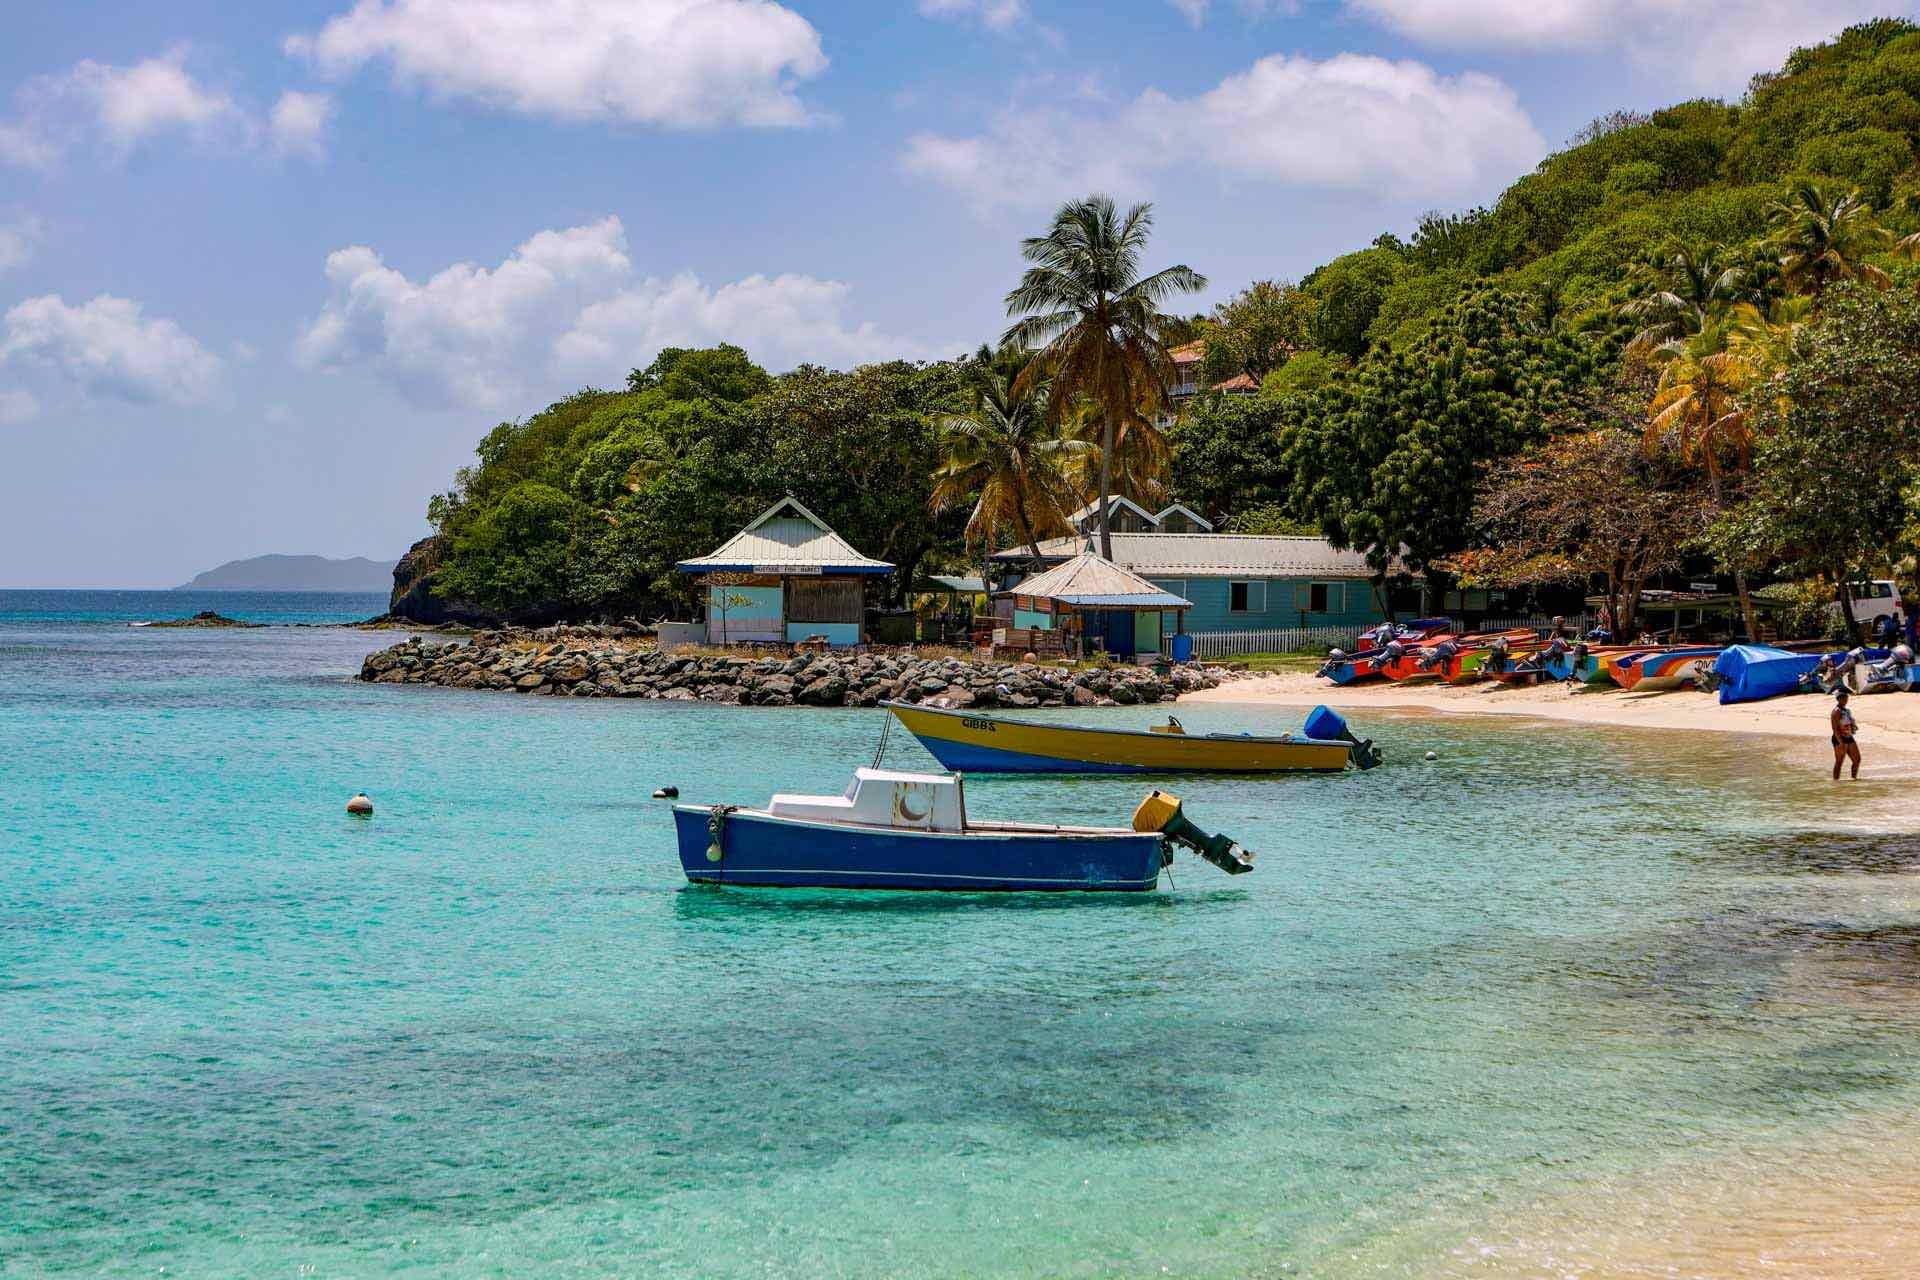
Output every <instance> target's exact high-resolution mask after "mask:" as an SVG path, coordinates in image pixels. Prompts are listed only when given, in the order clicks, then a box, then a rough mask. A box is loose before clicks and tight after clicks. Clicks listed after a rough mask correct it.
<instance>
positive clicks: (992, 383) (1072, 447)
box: [929, 346, 1090, 560]
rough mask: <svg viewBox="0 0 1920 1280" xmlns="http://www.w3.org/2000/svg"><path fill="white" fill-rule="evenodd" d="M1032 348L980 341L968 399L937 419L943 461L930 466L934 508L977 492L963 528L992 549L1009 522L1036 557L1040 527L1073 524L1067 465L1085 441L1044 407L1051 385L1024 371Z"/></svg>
mask: <svg viewBox="0 0 1920 1280" xmlns="http://www.w3.org/2000/svg"><path fill="white" fill-rule="evenodd" d="M1032 360H1033V356H1032V355H1031V354H1030V353H1027V352H1023V351H1018V350H1011V349H1009V350H1005V351H1002V352H1001V353H1000V354H999V355H998V356H996V355H995V354H994V353H993V352H992V351H990V350H989V349H988V348H986V347H984V346H982V347H981V348H980V351H979V353H978V354H977V355H976V356H975V357H974V362H975V363H974V374H973V384H974V386H973V391H974V399H973V407H972V408H971V409H970V410H969V411H968V412H966V413H960V414H952V415H949V416H947V417H944V418H942V419H941V420H940V422H939V424H938V425H939V427H940V429H941V431H942V432H943V433H944V434H945V436H946V444H947V461H946V462H945V463H944V464H943V465H942V466H941V467H940V469H939V470H937V471H935V472H934V473H933V480H934V485H933V496H932V498H931V499H930V500H929V506H931V508H932V509H933V511H934V512H935V513H939V512H942V511H946V510H948V509H950V508H952V507H954V506H956V505H957V504H959V503H961V502H963V501H965V500H966V499H967V498H968V497H970V496H975V495H977V496H976V497H975V501H974V504H973V513H972V514H971V515H970V516H968V518H967V529H966V536H967V538H968V539H970V540H971V539H973V538H978V539H979V540H980V541H981V543H982V544H983V545H984V547H985V554H986V555H987V556H991V555H992V554H993V551H994V549H995V548H996V547H997V546H999V545H1000V535H1001V533H1002V531H1003V530H1004V529H1006V528H1007V527H1008V526H1011V527H1012V529H1013V531H1014V533H1015V535H1016V537H1017V539H1018V541H1020V542H1021V543H1023V544H1025V546H1026V548H1027V550H1028V551H1029V552H1031V553H1032V555H1033V557H1034V558H1035V559H1036V560H1037V559H1039V557H1040V537H1041V535H1042V534H1047V535H1051V534H1055V533H1067V532H1071V526H1069V525H1068V523H1067V518H1066V513H1067V512H1068V511H1069V510H1071V509H1072V508H1071V506H1070V505H1069V504H1070V503H1071V502H1072V501H1073V487H1072V484H1071V482H1070V480H1069V472H1070V470H1071V468H1072V467H1073V466H1074V465H1075V463H1076V461H1077V459H1078V457H1079V456H1080V455H1081V454H1083V453H1086V452H1089V451H1090V446H1089V445H1087V444H1085V443H1083V442H1082V441H1079V440H1075V439H1073V438H1072V437H1070V436H1068V435H1065V434H1063V433H1062V432H1061V430H1060V428H1059V427H1058V426H1057V425H1055V424H1054V423H1053V422H1052V421H1051V418H1050V415H1049V414H1048V411H1047V410H1048V404H1049V401H1050V399H1051V395H1050V392H1051V385H1050V384H1049V383H1048V381H1047V380H1046V379H1045V378H1044V377H1037V378H1031V379H1030V378H1026V377H1024V376H1023V375H1024V374H1025V373H1026V371H1027V369H1028V367H1029V366H1030V364H1031V363H1032Z"/></svg>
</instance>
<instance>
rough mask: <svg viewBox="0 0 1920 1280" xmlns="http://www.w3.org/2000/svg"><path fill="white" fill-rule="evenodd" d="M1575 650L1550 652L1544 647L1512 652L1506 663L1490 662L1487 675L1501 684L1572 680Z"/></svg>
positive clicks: (1487, 666)
mask: <svg viewBox="0 0 1920 1280" xmlns="http://www.w3.org/2000/svg"><path fill="white" fill-rule="evenodd" d="M1573 668H1574V660H1573V651H1572V650H1571V649H1562V650H1561V651H1560V652H1559V653H1549V652H1547V651H1546V650H1544V649H1535V650H1532V651H1530V652H1524V653H1522V652H1515V653H1513V654H1510V655H1509V656H1508V658H1507V661H1506V663H1505V664H1504V665H1496V664H1495V663H1492V662H1489V663H1487V665H1486V668H1485V671H1486V677H1487V679H1489V680H1497V681H1499V682H1500V683H1501V684H1512V685H1529V684H1544V683H1546V682H1547V681H1548V680H1556V681H1558V680H1571V679H1572V678H1573Z"/></svg>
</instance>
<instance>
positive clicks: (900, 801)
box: [767, 767, 967, 831]
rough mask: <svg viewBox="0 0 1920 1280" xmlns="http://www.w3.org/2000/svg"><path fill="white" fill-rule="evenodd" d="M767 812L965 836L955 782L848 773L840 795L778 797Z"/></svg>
mask: <svg viewBox="0 0 1920 1280" xmlns="http://www.w3.org/2000/svg"><path fill="white" fill-rule="evenodd" d="M767 812H768V813H769V814H771V815H772V816H773V817H776V818H792V819H794V820H796V821H799V822H842V823H850V824H853V825H856V826H862V827H900V828H904V829H907V830H912V831H964V830H966V826H967V810H966V797H965V795H964V794H963V793H962V790H961V786H960V779H958V778H953V777H947V776H945V775H944V774H938V773H900V772H897V771H895V770H892V769H868V768H865V767H862V768H858V769H855V770H854V771H853V781H852V782H850V783H848V784H847V789H846V791H845V793H843V794H841V795H837V796H801V795H777V796H775V797H774V798H773V799H772V800H769V801H768V802H767Z"/></svg>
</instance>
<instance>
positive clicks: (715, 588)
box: [674, 497, 893, 646]
mask: <svg viewBox="0 0 1920 1280" xmlns="http://www.w3.org/2000/svg"><path fill="white" fill-rule="evenodd" d="M674 567H675V568H676V569H678V570H679V571H680V572H681V573H690V574H695V575H697V576H698V577H699V579H700V580H701V584H702V586H703V587H704V590H703V592H702V597H703V599H704V601H705V603H706V606H707V643H709V644H798V643H799V642H800V641H802V640H807V639H811V638H813V637H816V636H824V637H825V638H826V640H827V643H829V644H832V645H841V646H845V645H856V644H864V643H865V642H866V639H867V634H866V584H867V582H868V580H869V579H873V578H878V577H884V576H885V575H887V574H889V573H892V572H893V566H892V565H891V564H888V563H887V562H886V561H885V560H873V559H869V558H868V557H866V556H863V555H861V554H860V553H859V552H858V551H855V550H854V549H853V548H852V547H851V546H850V545H848V543H847V540H846V539H845V538H842V537H841V536H840V535H839V534H837V533H835V532H834V531H833V530H832V529H831V528H829V527H828V526H827V522H826V521H824V520H822V519H821V518H820V517H819V516H816V515H814V514H813V512H811V511H809V510H807V508H806V507H805V506H804V505H802V504H801V502H800V501H799V499H797V498H791V497H789V498H782V499H781V500H780V501H778V502H776V503H774V504H773V505H772V506H770V507H768V508H767V509H766V510H765V511H762V512H761V513H760V514H759V515H758V516H756V517H755V518H754V520H753V522H752V523H751V524H749V525H748V526H747V527H746V528H744V529H742V530H741V531H740V532H739V533H736V534H734V535H733V536H732V537H731V538H729V539H727V540H726V541H725V542H723V543H721V544H720V546H719V547H717V548H716V549H715V550H714V551H713V553H712V554H711V555H705V556H701V557H700V558H699V559H697V560H682V561H681V562H680V563H679V564H677V565H675V566H674Z"/></svg>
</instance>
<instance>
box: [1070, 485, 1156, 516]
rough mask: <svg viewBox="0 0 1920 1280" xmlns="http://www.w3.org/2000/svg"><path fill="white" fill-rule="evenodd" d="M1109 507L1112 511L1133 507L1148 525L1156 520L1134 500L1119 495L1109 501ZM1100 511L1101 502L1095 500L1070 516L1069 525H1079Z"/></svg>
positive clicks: (1114, 495) (1151, 513) (1113, 496)
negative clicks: (1118, 508) (1113, 509)
mask: <svg viewBox="0 0 1920 1280" xmlns="http://www.w3.org/2000/svg"><path fill="white" fill-rule="evenodd" d="M1107 507H1108V509H1109V510H1111V509H1112V508H1114V507H1132V508H1133V510H1134V512H1135V513H1136V514H1137V515H1138V516H1139V517H1140V518H1141V519H1142V520H1145V521H1146V522H1147V523H1148V524H1152V523H1153V522H1154V519H1155V517H1154V514H1153V512H1151V511H1149V510H1147V509H1146V508H1145V507H1143V506H1141V505H1140V504H1139V503H1137V502H1135V501H1134V500H1133V499H1132V498H1125V497H1122V496H1121V495H1119V494H1117V493H1116V494H1113V495H1112V496H1111V497H1109V498H1108V499H1107ZM1099 511H1100V502H1099V500H1098V499H1095V500H1094V501H1092V502H1089V503H1088V504H1087V505H1086V506H1084V507H1082V508H1080V509H1079V510H1078V511H1076V512H1074V513H1073V514H1072V515H1070V516H1068V517H1067V523H1068V524H1079V523H1080V522H1081V521H1082V520H1085V519H1086V518H1087V517H1088V516H1091V515H1096V514H1098V513H1099Z"/></svg>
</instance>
